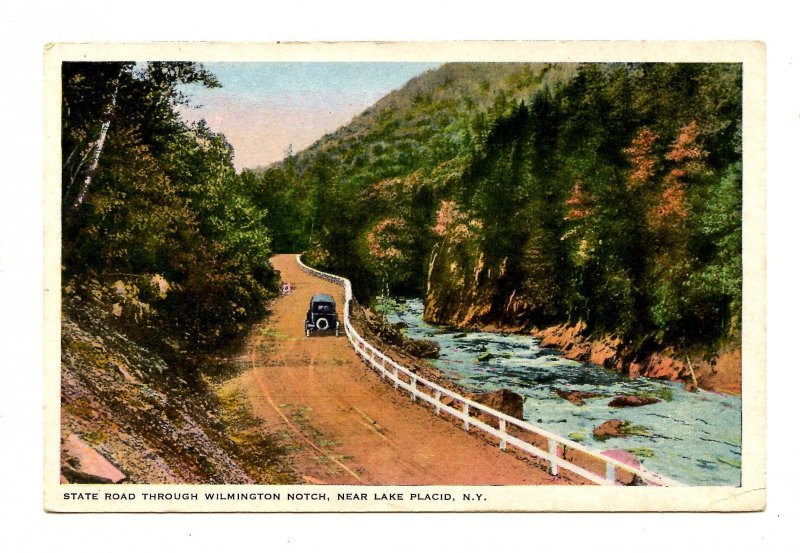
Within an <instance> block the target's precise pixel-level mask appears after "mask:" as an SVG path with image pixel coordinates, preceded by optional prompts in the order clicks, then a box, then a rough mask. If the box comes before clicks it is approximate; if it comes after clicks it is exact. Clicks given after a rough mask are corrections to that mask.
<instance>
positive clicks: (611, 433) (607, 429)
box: [592, 419, 627, 439]
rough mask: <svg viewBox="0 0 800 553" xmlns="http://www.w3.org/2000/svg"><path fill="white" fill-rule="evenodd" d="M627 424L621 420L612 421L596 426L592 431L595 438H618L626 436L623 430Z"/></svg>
mask: <svg viewBox="0 0 800 553" xmlns="http://www.w3.org/2000/svg"><path fill="white" fill-rule="evenodd" d="M626 425H627V423H626V422H625V421H623V420H620V419H611V420H608V421H606V422H604V423H603V424H601V425H599V426H596V427H595V428H594V429H593V430H592V434H593V435H594V437H595V438H601V439H604V438H617V437H620V436H624V435H625V434H624V433H623V429H624V428H625V426H626Z"/></svg>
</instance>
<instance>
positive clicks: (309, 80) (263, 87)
mask: <svg viewBox="0 0 800 553" xmlns="http://www.w3.org/2000/svg"><path fill="white" fill-rule="evenodd" d="M204 65H205V67H206V68H207V69H209V70H210V71H211V72H212V73H214V74H215V75H216V76H217V78H218V79H219V81H220V82H221V83H222V88H220V89H210V90H209V89H204V88H202V87H199V86H187V87H184V89H183V90H184V92H186V93H187V94H188V95H189V96H190V98H191V103H192V104H194V106H195V107H194V108H192V109H184V110H183V111H184V114H185V116H186V117H187V118H189V119H201V118H202V119H205V120H206V121H207V123H208V124H209V126H210V127H211V128H212V129H213V130H215V131H217V132H222V133H224V134H225V136H226V137H227V138H228V141H229V142H230V143H231V144H232V145H233V147H234V151H235V159H234V163H235V165H236V168H237V169H239V170H241V169H243V168H246V167H255V166H258V165H268V164H270V163H272V162H275V161H278V160H280V159H281V158H283V156H284V154H285V152H286V150H287V148H288V146H289V144H291V145H292V149H293V151H295V152H298V151H300V150H302V149H303V148H305V147H307V146H309V145H311V144H312V143H313V142H314V141H316V140H317V139H318V138H319V137H321V136H322V135H323V134H325V133H328V132H333V131H335V130H336V129H337V128H339V127H341V126H342V125H345V124H347V123H348V122H349V121H350V120H351V119H352V118H353V117H354V116H356V115H358V114H359V113H361V112H362V111H364V110H365V109H366V108H368V107H369V106H371V105H372V104H373V103H375V101H377V100H378V99H379V98H381V97H382V96H385V95H386V94H388V93H389V92H391V91H392V90H395V89H398V88H400V87H402V86H403V85H404V84H405V83H406V82H407V81H408V80H409V79H411V78H412V77H414V76H416V75H419V74H421V73H424V72H425V71H427V70H428V69H432V68H435V67H437V66H438V65H439V64H436V63H392V62H291V63H284V62H268V63H250V62H247V63H241V62H236V63H206V64H204Z"/></svg>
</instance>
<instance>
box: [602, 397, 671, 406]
mask: <svg viewBox="0 0 800 553" xmlns="http://www.w3.org/2000/svg"><path fill="white" fill-rule="evenodd" d="M660 401H661V400H659V399H656V398H654V397H639V396H617V397H615V398H614V399H612V400H611V401H609V402H608V406H609V407H641V406H642V405H652V404H653V403H659V402H660Z"/></svg>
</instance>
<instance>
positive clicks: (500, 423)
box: [297, 255, 683, 486]
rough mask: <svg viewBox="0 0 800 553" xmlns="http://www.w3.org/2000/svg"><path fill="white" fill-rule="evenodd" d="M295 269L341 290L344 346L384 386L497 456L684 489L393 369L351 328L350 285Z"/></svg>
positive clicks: (607, 481) (609, 482) (600, 478)
mask: <svg viewBox="0 0 800 553" xmlns="http://www.w3.org/2000/svg"><path fill="white" fill-rule="evenodd" d="M297 264H298V265H299V267H300V268H301V269H302V270H303V271H305V272H307V273H309V274H311V275H313V276H316V277H318V278H321V279H323V280H327V281H329V282H332V283H335V284H338V285H340V286H342V287H344V297H345V304H344V310H343V318H344V330H345V334H346V335H347V338H348V340H349V341H350V343H351V344H352V346H353V348H354V349H355V351H356V353H357V354H358V355H359V356H360V357H361V358H362V359H363V360H364V361H365V362H366V363H367V364H368V365H369V366H370V367H372V368H373V369H374V370H376V371H377V372H378V373H379V375H380V376H381V378H383V379H385V380H388V381H389V382H390V383H391V384H392V385H393V386H394V387H395V388H396V389H402V390H405V391H406V392H408V393H409V394H410V396H411V399H412V401H417V400H422V401H425V402H427V403H429V404H431V406H433V408H434V410H435V411H436V414H437V415H438V414H441V413H442V412H445V413H448V414H449V415H452V416H453V417H455V418H457V419H459V420H461V421H462V423H463V429H464V430H465V431H467V432H469V430H470V428H476V429H479V430H481V431H483V432H485V433H486V434H489V435H491V436H494V437H495V438H497V439H498V440H499V442H500V443H499V447H500V449H501V450H506V449H507V447H508V446H509V445H510V446H513V447H516V448H517V449H519V450H521V451H524V452H526V453H529V454H530V455H532V456H534V457H537V458H539V459H543V460H545V461H546V462H547V463H548V469H549V472H550V474H551V475H553V476H556V475H558V471H559V468H562V469H564V470H567V471H569V472H571V473H573V474H576V475H578V476H580V477H582V478H585V479H586V480H589V481H590V482H593V483H595V484H599V485H601V486H613V485H617V484H619V481H618V480H617V469H621V470H623V471H625V472H627V473H630V474H633V475H636V476H638V477H639V478H640V479H641V480H642V481H643V482H644V483H645V484H647V485H653V486H683V484H682V483H680V482H677V481H675V480H672V479H670V478H666V477H664V476H660V475H658V474H655V473H653V472H650V471H648V470H646V469H643V468H641V467H633V466H631V465H628V464H626V463H623V462H622V461H619V460H617V459H614V458H612V457H609V456H608V455H605V454H603V453H600V452H599V451H594V450H592V449H590V448H588V447H586V446H584V445H582V444H580V443H578V442H575V441H572V440H569V439H567V438H564V437H562V436H559V435H558V434H554V433H552V432H550V431H548V430H545V429H544V428H539V427H538V426H535V425H532V424H530V423H529V422H527V421H523V420H520V419H517V418H515V417H512V416H510V415H507V414H505V413H501V412H500V411H496V410H494V409H492V408H490V407H487V406H485V405H482V404H480V403H477V402H475V401H473V400H471V399H468V398H466V397H464V396H462V395H460V394H458V393H456V392H454V391H452V390H449V389H447V388H445V387H443V386H440V385H438V384H436V383H435V382H431V381H429V380H427V379H425V378H422V377H420V376H418V375H416V374H415V373H414V372H413V371H412V370H411V369H408V368H406V367H404V366H403V365H401V364H399V363H397V362H396V361H395V360H394V359H392V358H390V357H389V356H388V355H386V354H385V353H383V352H382V351H380V350H378V349H377V348H376V347H375V346H373V345H372V344H370V343H369V342H367V341H366V340H365V339H364V338H363V337H362V336H361V335H360V334H359V333H358V331H357V330H356V329H355V327H353V325H352V324H351V322H350V304H351V302H352V299H353V289H352V286H351V284H350V281H349V280H348V279H346V278H344V277H340V276H337V275H333V274H330V273H325V272H323V271H318V270H317V269H313V268H311V267H309V266H307V265H305V264H304V263H303V262H302V260H301V259H300V255H298V256H297ZM448 400H449V401H448ZM456 404H458V405H460V407H461V408H460V409H459V408H457V407H455V405H456ZM473 411H477V412H478V413H482V414H485V415H489V416H490V417H492V418H496V419H497V427H495V426H492V425H491V424H488V423H487V422H485V421H484V420H481V419H478V418H476V417H474V416H472V414H471V413H472V412H473ZM513 428H517V429H519V430H521V431H523V432H525V433H527V434H532V435H533V436H537V437H539V438H540V440H537V441H546V443H547V450H546V451H545V450H544V449H542V448H540V447H538V446H537V445H535V444H533V443H531V441H533V440H525V439H522V438H520V437H518V436H514V435H512V434H510V433H509V430H511V429H513ZM567 450H571V451H573V452H575V451H579V452H581V453H583V454H584V455H585V456H587V457H589V458H591V459H593V460H595V461H597V462H600V463H602V465H603V467H604V469H605V471H604V474H597V473H595V472H592V471H591V470H589V469H588V468H585V467H581V466H578V465H576V464H575V463H573V462H571V461H568V460H567V459H565V458H564V457H566V451H567ZM559 452H561V455H559Z"/></svg>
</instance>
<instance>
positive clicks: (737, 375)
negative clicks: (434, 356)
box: [425, 320, 742, 397]
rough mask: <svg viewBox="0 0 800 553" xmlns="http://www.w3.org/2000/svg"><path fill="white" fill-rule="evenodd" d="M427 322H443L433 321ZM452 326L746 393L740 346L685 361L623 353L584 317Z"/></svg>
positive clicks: (689, 386)
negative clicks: (536, 323)
mask: <svg viewBox="0 0 800 553" xmlns="http://www.w3.org/2000/svg"><path fill="white" fill-rule="evenodd" d="M425 322H428V323H429V324H435V325H442V323H440V322H435V321H428V320H426V321H425ZM444 326H450V325H444ZM453 328H458V330H463V331H467V332H506V333H509V334H517V335H522V336H533V337H534V338H537V339H539V340H540V344H539V345H540V346H541V347H543V348H549V349H554V350H557V351H558V352H559V353H560V354H561V355H563V356H564V357H566V358H567V359H571V360H573V361H580V362H584V363H592V364H594V365H598V366H600V367H603V368H605V369H609V370H612V371H615V372H618V373H621V374H623V375H625V376H627V377H629V378H638V377H646V378H654V379H657V380H668V381H671V382H681V383H683V385H684V388H685V389H686V390H688V391H692V390H694V389H702V390H705V391H708V392H713V393H719V394H727V395H733V396H739V397H741V395H742V347H741V344H729V345H727V346H726V347H724V348H722V349H721V350H720V351H718V352H716V354H715V355H714V356H713V357H711V358H710V359H709V358H707V357H706V356H703V357H700V356H697V355H692V356H687V355H682V356H681V357H682V358H683V359H684V360H682V359H681V358H680V357H679V356H678V355H677V354H676V352H675V351H674V350H673V349H671V348H666V349H664V350H660V351H655V352H651V353H647V354H644V355H641V354H636V353H634V352H632V351H625V346H626V344H623V343H622V341H621V340H619V338H616V337H614V336H610V335H605V336H602V337H600V338H596V337H592V336H586V335H585V334H584V332H585V330H586V325H585V323H583V322H582V321H579V322H578V323H574V324H570V323H562V324H559V325H553V326H549V327H545V328H537V327H533V328H527V329H526V328H524V327H513V326H509V325H502V324H496V323H490V324H485V325H478V326H467V327H453ZM631 359H632V360H631ZM687 361H688V363H687Z"/></svg>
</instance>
